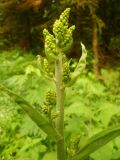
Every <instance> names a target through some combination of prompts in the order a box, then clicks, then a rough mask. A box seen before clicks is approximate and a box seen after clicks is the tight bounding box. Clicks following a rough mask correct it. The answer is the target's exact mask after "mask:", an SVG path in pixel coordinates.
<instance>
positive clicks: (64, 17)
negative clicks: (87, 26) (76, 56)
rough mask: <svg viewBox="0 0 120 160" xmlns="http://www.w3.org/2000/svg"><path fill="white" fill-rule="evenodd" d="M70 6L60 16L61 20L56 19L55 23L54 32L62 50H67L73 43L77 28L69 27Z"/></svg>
mask: <svg viewBox="0 0 120 160" xmlns="http://www.w3.org/2000/svg"><path fill="white" fill-rule="evenodd" d="M69 13H70V8H67V9H66V10H65V11H64V12H63V13H62V14H61V16H60V18H59V20H56V21H55V23H54V25H53V33H54V35H55V38H56V44H57V46H58V47H59V48H61V49H62V51H64V52H66V51H67V50H69V48H70V47H71V45H72V42H73V38H72V33H73V31H74V30H75V26H74V25H73V26H71V27H70V28H68V18H69Z"/></svg>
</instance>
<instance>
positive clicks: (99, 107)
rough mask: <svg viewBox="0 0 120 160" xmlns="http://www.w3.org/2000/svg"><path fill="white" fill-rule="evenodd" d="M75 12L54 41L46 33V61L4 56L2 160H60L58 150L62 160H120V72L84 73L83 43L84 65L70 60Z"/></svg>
mask: <svg viewBox="0 0 120 160" xmlns="http://www.w3.org/2000/svg"><path fill="white" fill-rule="evenodd" d="M69 12H70V10H69V9H66V10H65V11H64V12H63V13H62V14H61V16H60V19H58V20H56V21H55V23H54V25H53V33H54V36H53V35H52V34H50V33H49V32H48V30H47V29H44V31H43V33H44V38H45V54H46V55H45V56H46V57H42V56H37V57H36V56H34V55H33V54H32V53H30V52H28V53H27V52H23V51H22V50H19V49H16V50H12V51H11V52H7V51H6V52H2V53H1V56H0V57H1V58H0V93H1V94H0V158H1V159H2V160H22V159H24V160H28V159H29V160H33V159H35V160H48V159H52V160H56V150H57V160H82V159H86V160H104V159H105V160H119V158H120V137H119V135H120V126H119V121H120V107H119V106H120V89H119V85H120V84H119V76H120V75H119V68H118V70H117V71H113V70H108V71H107V70H105V69H102V70H101V75H100V76H99V80H98V79H96V76H95V75H94V73H92V72H91V71H87V69H86V71H85V69H84V68H85V65H86V64H87V66H89V62H88V61H87V62H86V55H87V51H86V49H85V46H84V45H83V44H82V43H81V48H82V56H81V58H80V60H79V61H78V62H75V61H74V60H73V59H68V58H67V57H66V54H67V51H68V50H70V48H71V45H72V42H73V39H72V32H73V31H74V29H75V26H71V27H70V28H69V26H68V17H69ZM65 20H66V21H65ZM24 111H25V112H26V113H27V114H26V113H25V112H24ZM31 119H32V120H31ZM64 126H65V127H64ZM116 137H117V138H116ZM115 138H116V139H115ZM111 140H113V141H111ZM108 142H109V143H108ZM56 148H57V149H56Z"/></svg>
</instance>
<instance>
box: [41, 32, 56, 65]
mask: <svg viewBox="0 0 120 160" xmlns="http://www.w3.org/2000/svg"><path fill="white" fill-rule="evenodd" d="M43 34H44V37H45V54H46V57H47V59H48V60H49V61H50V62H51V61H54V60H56V58H57V56H56V55H57V52H56V41H55V38H54V36H53V35H52V34H50V33H49V32H48V30H47V29H44V30H43Z"/></svg>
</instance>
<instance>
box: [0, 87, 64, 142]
mask: <svg viewBox="0 0 120 160" xmlns="http://www.w3.org/2000/svg"><path fill="white" fill-rule="evenodd" d="M0 89H1V90H5V91H6V92H7V93H8V94H9V95H11V96H13V97H15V98H16V101H17V102H19V104H20V106H21V107H22V109H23V110H24V111H25V112H26V113H27V114H28V115H29V117H30V118H31V119H32V120H33V121H34V122H35V123H36V124H37V125H38V126H39V127H40V128H41V129H42V130H43V131H44V132H45V133H46V134H47V135H48V136H51V137H52V138H53V139H55V140H56V141H59V140H60V139H61V138H62V137H61V136H60V135H59V133H58V132H57V131H56V130H55V128H53V126H52V124H50V123H49V122H48V120H47V119H46V118H45V117H44V116H43V115H42V114H41V113H40V112H39V111H37V110H36V109H35V107H34V106H32V105H30V104H29V103H28V102H27V101H26V100H25V99H24V98H22V97H21V96H19V95H17V94H16V93H15V92H13V91H12V90H10V89H8V88H6V87H5V86H4V85H2V84H0Z"/></svg>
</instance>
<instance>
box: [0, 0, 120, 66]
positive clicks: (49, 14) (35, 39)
mask: <svg viewBox="0 0 120 160" xmlns="http://www.w3.org/2000/svg"><path fill="white" fill-rule="evenodd" d="M73 2H74V3H72V2H69V3H67V2H66V1H59V0H54V1H53V0H51V1H49V0H39V1H38V0H34V1H33V0H19V1H17V0H10V1H9V2H8V0H3V1H1V2H0V9H1V11H0V50H6V49H7V50H8V49H10V48H14V47H20V48H22V49H23V50H33V52H34V54H38V53H41V54H42V53H43V47H44V39H43V34H42V31H43V29H44V28H47V29H49V30H51V28H52V25H53V22H54V21H55V19H56V18H57V17H58V16H59V14H60V13H61V12H62V11H63V10H64V9H65V8H66V7H71V15H70V24H75V25H76V30H75V32H74V44H73V47H72V49H71V51H70V53H68V57H69V56H70V57H73V58H78V57H80V53H81V48H80V41H82V42H83V43H84V44H85V45H86V46H87V48H88V49H89V50H90V51H91V50H92V36H93V16H95V17H97V18H99V19H100V20H101V21H103V23H104V25H105V27H103V28H102V27H101V28H100V30H101V31H100V32H99V31H98V50H99V63H100V64H99V66H100V67H102V66H109V65H111V64H113V61H114V65H118V63H119V61H120V45H119V44H120V16H119V15H120V1H119V0H99V1H94V0H93V1H91V2H90V1H88V2H86V3H83V2H84V1H76V0H74V1H73ZM96 23H98V21H97V20H96ZM100 25H101V24H99V27H100Z"/></svg>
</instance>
